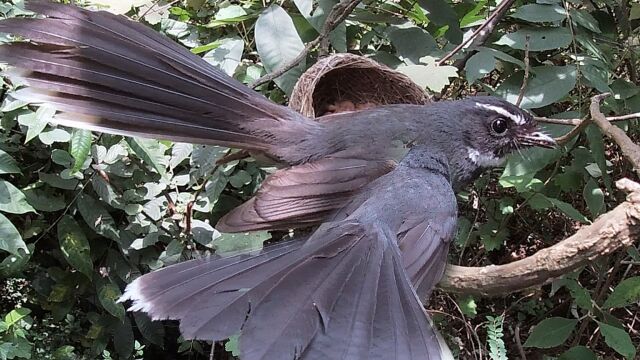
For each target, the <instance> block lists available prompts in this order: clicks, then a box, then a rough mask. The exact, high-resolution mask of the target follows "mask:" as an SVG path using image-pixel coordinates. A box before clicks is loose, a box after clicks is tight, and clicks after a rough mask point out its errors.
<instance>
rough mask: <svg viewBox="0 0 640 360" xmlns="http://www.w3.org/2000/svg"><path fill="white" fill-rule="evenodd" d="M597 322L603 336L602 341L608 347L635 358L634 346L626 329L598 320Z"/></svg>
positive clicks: (626, 356)
mask: <svg viewBox="0 0 640 360" xmlns="http://www.w3.org/2000/svg"><path fill="white" fill-rule="evenodd" d="M597 323H598V325H599V326H600V333H601V334H602V336H604V342H605V343H607V345H609V347H611V348H612V349H613V350H615V351H616V352H617V353H618V354H620V355H622V356H624V357H625V358H627V359H634V358H635V356H636V348H635V346H633V342H632V341H631V337H630V336H629V334H628V333H627V332H626V331H624V330H622V329H620V328H617V327H615V326H611V325H607V324H605V323H603V322H600V321H597Z"/></svg>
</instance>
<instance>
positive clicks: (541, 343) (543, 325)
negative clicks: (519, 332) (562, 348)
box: [524, 317, 578, 349]
mask: <svg viewBox="0 0 640 360" xmlns="http://www.w3.org/2000/svg"><path fill="white" fill-rule="evenodd" d="M577 324H578V320H575V319H566V318H561V317H551V318H548V319H544V320H542V321H541V322H540V323H539V324H538V325H536V326H535V327H534V328H533V330H532V332H531V335H529V338H527V341H526V342H525V343H524V346H526V347H536V348H542V349H547V348H551V347H555V346H559V345H562V344H563V343H564V342H565V341H566V340H567V339H568V338H569V335H571V333H572V332H573V329H575V327H576V325H577Z"/></svg>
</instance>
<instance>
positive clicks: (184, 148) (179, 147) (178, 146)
mask: <svg viewBox="0 0 640 360" xmlns="http://www.w3.org/2000/svg"><path fill="white" fill-rule="evenodd" d="M191 152H193V144H188V143H175V144H173V146H172V147H171V160H169V168H170V169H174V168H175V167H176V166H178V165H180V163H181V162H183V161H184V160H185V159H188V158H189V155H191Z"/></svg>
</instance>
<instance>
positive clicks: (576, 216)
mask: <svg viewBox="0 0 640 360" xmlns="http://www.w3.org/2000/svg"><path fill="white" fill-rule="evenodd" d="M548 199H549V201H551V203H552V204H553V205H554V206H555V207H557V208H558V210H560V211H562V212H563V213H564V214H565V215H567V216H568V217H570V218H572V219H573V220H577V221H580V222H581V223H583V224H588V223H590V221H589V219H587V218H586V217H585V216H584V215H582V214H581V213H580V212H579V211H578V210H576V208H574V207H573V206H572V205H571V204H569V203H566V202H564V201H560V200H558V199H555V198H548Z"/></svg>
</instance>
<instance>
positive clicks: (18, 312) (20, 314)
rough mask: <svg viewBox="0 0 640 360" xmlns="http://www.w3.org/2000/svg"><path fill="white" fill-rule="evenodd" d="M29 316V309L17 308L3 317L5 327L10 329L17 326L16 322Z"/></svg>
mask: <svg viewBox="0 0 640 360" xmlns="http://www.w3.org/2000/svg"><path fill="white" fill-rule="evenodd" d="M29 314H31V309H28V308H24V307H23V308H18V309H13V310H11V311H10V312H9V313H8V314H7V315H5V317H4V322H5V324H7V327H12V326H13V325H15V324H17V323H18V321H20V320H22V319H24V318H25V317H26V316H27V315H29Z"/></svg>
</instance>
